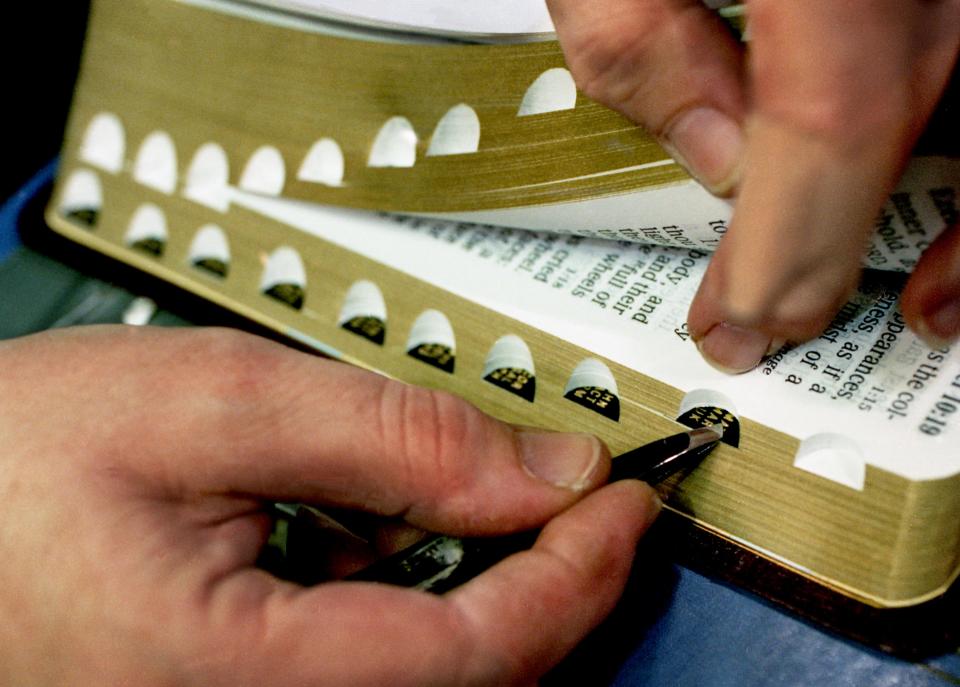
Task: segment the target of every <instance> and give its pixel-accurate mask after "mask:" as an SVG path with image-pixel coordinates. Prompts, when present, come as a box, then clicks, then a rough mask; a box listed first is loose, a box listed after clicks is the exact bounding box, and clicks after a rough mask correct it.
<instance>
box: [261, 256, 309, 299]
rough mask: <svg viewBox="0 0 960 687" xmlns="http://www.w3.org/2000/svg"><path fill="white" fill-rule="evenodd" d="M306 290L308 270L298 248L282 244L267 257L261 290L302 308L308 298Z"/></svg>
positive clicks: (274, 297) (272, 296)
mask: <svg viewBox="0 0 960 687" xmlns="http://www.w3.org/2000/svg"><path fill="white" fill-rule="evenodd" d="M306 290H307V270H306V268H305V267H304V266H303V259H302V258H301V257H300V254H299V253H298V252H297V251H296V250H294V249H293V248H290V247H289V246H281V247H280V248H277V249H276V250H275V251H273V253H271V254H270V256H269V257H267V258H266V262H265V264H264V267H263V275H262V276H261V278H260V291H261V292H263V293H264V294H266V295H267V296H270V297H271V298H273V299H275V300H278V301H280V302H282V303H285V304H286V305H289V306H290V307H291V308H294V309H296V310H300V309H301V308H302V307H303V301H304V299H305V298H306Z"/></svg>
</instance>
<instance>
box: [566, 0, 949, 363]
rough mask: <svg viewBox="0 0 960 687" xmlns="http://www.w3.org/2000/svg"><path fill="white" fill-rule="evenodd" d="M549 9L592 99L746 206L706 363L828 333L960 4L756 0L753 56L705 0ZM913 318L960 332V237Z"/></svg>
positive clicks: (906, 149) (616, 1) (699, 315)
mask: <svg viewBox="0 0 960 687" xmlns="http://www.w3.org/2000/svg"><path fill="white" fill-rule="evenodd" d="M547 2H548V5H549V6H550V9H551V12H552V14H553V19H554V22H555V24H556V27H557V32H558V35H559V39H560V43H561V45H562V47H563V50H564V54H565V56H566V59H567V62H568V64H569V66H570V69H571V71H572V73H573V75H574V77H575V79H576V81H577V82H578V84H579V86H580V88H581V89H582V90H583V91H584V93H586V95H588V96H590V97H592V98H594V99H595V100H597V101H599V102H601V103H604V104H606V105H608V106H610V107H612V108H614V109H616V110H619V111H620V112H622V113H624V114H625V115H626V116H627V117H629V118H631V119H632V120H634V121H636V122H638V123H640V124H641V125H643V126H644V127H645V128H647V129H648V130H649V131H651V132H652V133H653V134H654V135H656V136H657V137H658V138H659V139H660V140H661V141H662V143H663V144H664V146H665V147H666V148H667V149H668V150H669V151H671V152H672V153H673V154H674V155H675V156H676V157H677V158H678V160H679V161H681V163H683V164H684V165H685V166H686V167H687V169H688V170H689V171H690V172H691V173H692V174H693V175H694V176H695V177H696V178H698V179H699V180H700V181H701V182H702V183H703V184H704V185H705V186H707V187H708V188H709V189H711V190H712V191H713V192H715V193H717V194H720V195H734V194H735V195H736V196H737V202H736V209H735V212H734V217H733V221H732V223H731V225H730V227H729V230H728V232H727V234H726V236H725V237H724V239H723V241H722V242H721V245H720V247H719V249H718V250H717V252H716V254H715V255H714V257H713V259H712V261H711V263H710V266H709V268H708V270H707V273H706V275H705V277H704V280H703V283H702V284H701V287H700V291H699V292H698V294H697V297H696V299H695V301H694V303H693V304H692V306H691V309H690V313H689V319H688V325H689V329H690V332H691V334H692V336H693V338H694V339H695V340H696V341H697V342H698V346H699V348H700V350H701V352H702V353H703V354H704V356H705V357H706V358H707V359H708V360H709V361H711V362H712V363H713V364H715V365H716V366H718V367H720V368H722V369H726V370H730V371H734V372H737V371H744V370H748V369H751V368H752V367H754V366H755V365H756V364H757V363H758V362H759V361H760V359H761V357H762V356H763V355H764V354H765V353H767V351H768V350H771V349H772V348H776V347H779V345H780V344H781V343H783V341H784V340H792V341H800V340H804V339H807V338H810V337H813V336H816V335H817V334H819V333H820V332H821V331H822V330H823V328H824V327H825V326H826V325H827V324H829V322H830V319H831V318H832V316H833V315H834V313H835V312H836V311H837V310H838V309H839V307H840V306H841V305H842V304H843V302H844V300H845V299H846V298H847V297H848V296H849V294H850V292H851V290H852V289H853V288H854V287H855V285H856V283H857V280H858V276H859V273H860V266H861V261H862V258H863V254H864V250H865V241H866V237H867V236H868V235H869V234H870V233H871V232H872V231H873V228H874V221H875V219H876V216H877V214H878V211H879V209H880V207H881V205H882V204H883V202H884V201H885V199H886V197H887V195H888V193H889V192H890V191H891V189H892V187H893V186H894V184H895V182H896V181H897V179H898V177H899V175H900V173H901V171H902V169H903V166H904V164H905V162H906V160H907V159H908V157H909V154H910V152H911V148H912V146H913V144H914V142H915V141H916V139H917V138H918V136H919V134H920V133H921V132H922V130H923V128H924V125H925V123H926V121H927V120H928V119H929V117H930V115H931V113H932V111H933V108H934V106H935V104H936V103H937V101H938V99H939V97H940V95H941V93H942V92H943V90H944V88H945V85H946V83H947V81H948V79H949V77H950V74H951V70H952V69H954V65H955V63H956V60H957V53H958V45H960V2H958V1H957V0H871V1H869V2H867V1H866V0H854V1H845V2H837V0H810V1H809V2H784V1H783V0H751V1H750V2H748V4H747V13H748V22H749V27H750V29H749V30H750V46H749V49H748V50H746V51H744V49H743V48H742V46H741V45H739V44H738V43H737V41H736V40H735V39H734V38H733V37H732V35H731V34H730V32H729V31H728V30H726V28H725V27H724V26H723V25H722V22H721V20H720V19H719V18H718V17H717V15H716V14H715V13H714V12H713V11H711V10H709V9H707V8H706V7H705V6H704V5H703V3H702V2H701V0H594V1H593V2H582V1H580V0H547ZM903 311H904V315H905V316H906V318H907V321H908V322H909V323H910V324H911V326H912V327H913V328H914V329H915V330H916V331H918V332H919V333H920V334H921V335H922V336H924V337H925V338H927V339H928V340H929V341H931V342H934V343H936V342H942V341H945V340H951V339H953V338H955V337H957V336H958V335H960V227H957V226H954V227H953V228H951V229H949V230H948V231H947V232H946V233H945V234H944V235H942V236H941V238H940V239H939V240H938V241H937V242H936V243H935V244H934V245H933V246H932V247H931V248H930V249H929V250H928V251H927V252H926V253H925V254H924V256H923V258H922V259H921V261H920V264H918V265H917V267H916V270H915V272H914V274H913V277H912V278H911V280H910V282H909V283H908V285H907V288H906V291H905V292H904V296H903Z"/></svg>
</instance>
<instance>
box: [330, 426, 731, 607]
mask: <svg viewBox="0 0 960 687" xmlns="http://www.w3.org/2000/svg"><path fill="white" fill-rule="evenodd" d="M722 438H723V427H721V426H720V425H711V426H709V427H698V428H697V429H691V430H688V431H686V432H681V433H679V434H674V435H673V436H669V437H667V438H666V439H658V440H657V441H653V442H651V443H649V444H646V445H644V446H641V447H640V448H636V449H633V450H632V451H627V452H626V453H624V454H622V455H620V456H618V457H617V458H614V459H613V463H612V468H611V470H610V481H611V482H613V481H615V480H621V479H639V480H643V481H644V482H647V483H648V484H658V483H659V482H661V481H663V480H665V479H666V478H667V477H669V476H670V475H673V474H675V473H677V472H680V471H681V470H684V469H689V468H692V467H694V466H696V465H697V464H699V462H700V461H701V460H703V458H704V457H705V456H706V455H707V454H708V453H710V451H712V450H713V448H714V447H715V446H716V445H717V443H719V441H720V439H722ZM538 534H539V532H537V531H536V530H532V531H527V532H518V533H516V534H509V535H506V536H502V537H467V538H460V537H448V536H446V535H435V536H430V537H427V538H426V539H424V540H422V541H420V542H417V543H416V544H413V545H412V546H408V547H407V548H405V549H403V550H402V551H398V552H397V553H395V554H393V555H391V556H387V557H386V558H384V559H382V560H380V561H377V562H376V563H374V564H372V565H370V566H368V567H366V568H364V569H363V570H360V571H359V572H356V573H354V574H353V575H350V576H349V577H347V578H346V579H348V580H364V581H367V582H383V583H386V584H392V585H396V586H400V587H414V588H417V589H422V590H424V591H429V592H433V593H435V594H442V593H443V592H445V591H447V590H448V589H452V588H454V587H456V586H458V585H460V584H463V583H464V582H466V581H467V580H469V579H471V578H473V577H475V576H477V575H479V574H480V573H482V572H483V571H484V570H486V569H487V568H490V567H491V566H493V565H494V564H495V563H497V562H499V561H501V560H503V559H504V558H506V557H507V556H509V555H511V554H514V553H517V552H518V551H523V550H524V549H529V548H530V547H531V546H533V543H534V541H536V538H537V535H538Z"/></svg>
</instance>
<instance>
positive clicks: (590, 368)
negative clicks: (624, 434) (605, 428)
mask: <svg viewBox="0 0 960 687" xmlns="http://www.w3.org/2000/svg"><path fill="white" fill-rule="evenodd" d="M563 397H564V398H566V399H568V400H571V401H573V402H574V403H577V404H578V405H581V406H583V407H584V408H589V409H590V410H593V411H594V412H597V413H599V414H601V415H603V416H604V417H606V418H609V419H610V420H614V421H619V420H620V392H619V390H618V389H617V380H616V379H614V377H613V374H612V373H611V372H610V368H609V367H607V366H606V364H605V363H603V362H601V361H600V360H597V359H596V358H586V359H585V360H582V361H581V362H580V363H579V364H578V365H577V366H576V367H575V368H574V370H573V373H571V375H570V379H568V380H567V385H566V386H565V387H564V389H563Z"/></svg>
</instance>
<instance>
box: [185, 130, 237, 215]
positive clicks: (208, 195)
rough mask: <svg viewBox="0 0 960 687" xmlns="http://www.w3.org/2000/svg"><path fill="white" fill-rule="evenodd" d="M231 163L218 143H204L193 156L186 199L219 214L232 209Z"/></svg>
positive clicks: (188, 175)
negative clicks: (230, 188) (230, 191)
mask: <svg viewBox="0 0 960 687" xmlns="http://www.w3.org/2000/svg"><path fill="white" fill-rule="evenodd" d="M229 185H230V161H229V160H228V159H227V153H226V152H225V151H224V150H223V148H221V147H220V146H219V145H217V144H216V143H204V144H203V145H202V146H200V147H199V148H197V152H196V153H194V154H193V159H192V160H191V161H190V166H189V167H188V168H187V178H186V181H185V183H184V188H183V195H184V197H185V198H189V199H190V200H192V201H194V202H196V203H200V204H201V205H205V206H206V207H208V208H211V209H213V210H217V211H218V212H226V211H227V210H228V209H229V207H230V195H229Z"/></svg>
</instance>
